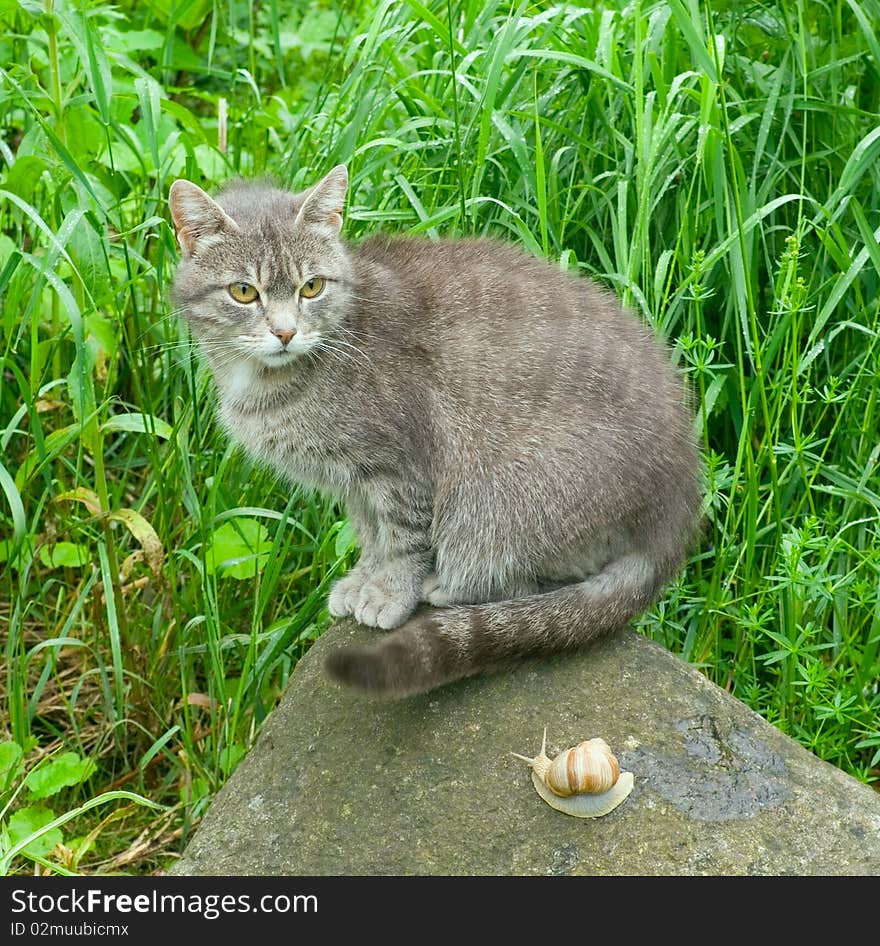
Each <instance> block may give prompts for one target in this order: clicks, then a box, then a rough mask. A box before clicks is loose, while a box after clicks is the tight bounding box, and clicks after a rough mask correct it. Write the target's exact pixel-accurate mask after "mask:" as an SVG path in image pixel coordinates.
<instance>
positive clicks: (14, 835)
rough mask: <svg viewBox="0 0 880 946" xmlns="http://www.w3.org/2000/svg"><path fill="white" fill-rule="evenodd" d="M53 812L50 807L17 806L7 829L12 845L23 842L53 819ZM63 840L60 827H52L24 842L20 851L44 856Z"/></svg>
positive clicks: (35, 855) (34, 855)
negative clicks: (26, 842)
mask: <svg viewBox="0 0 880 946" xmlns="http://www.w3.org/2000/svg"><path fill="white" fill-rule="evenodd" d="M54 818H55V812H54V811H52V809H51V808H45V807H44V806H42V805H39V806H37V807H34V808H19V810H18V811H16V812H15V814H14V815H13V816H12V817H11V818H10V819H9V824H8V825H7V830H8V831H9V840H10V842H11V844H12V846H15V845H17V844H23V843H24V842H25V841H27V839H28V838H29V837H31V835H34V834H36V833H37V832H38V831H39V830H40V829H41V828H45V827H46V825H47V824H49V823H50V822H51V821H53V820H54ZM63 840H64V835H63V834H62V833H61V829H60V828H52V829H51V830H49V831H47V832H46V833H45V834H43V835H41V836H40V837H38V838H34V840H33V841H31V842H30V843H29V844H26V845H25V847H24V848H23V849H22V851H21V853H22V854H26V855H30V856H31V857H45V856H46V855H47V854H48V853H49V852H50V851H51V850H52V848H54V847H55V846H56V845H57V844H60V843H61V842H62V841H63Z"/></svg>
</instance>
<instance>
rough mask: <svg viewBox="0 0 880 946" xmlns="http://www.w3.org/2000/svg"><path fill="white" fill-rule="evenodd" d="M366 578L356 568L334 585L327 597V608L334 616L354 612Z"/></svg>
mask: <svg viewBox="0 0 880 946" xmlns="http://www.w3.org/2000/svg"><path fill="white" fill-rule="evenodd" d="M365 580H366V579H365V578H364V575H363V574H362V573H361V574H358V573H357V569H355V570H354V571H353V572H351V574H349V575H346V576H345V578H340V579H339V581H337V582H336V584H335V585H333V587H332V588H331V589H330V595H329V596H328V598H327V610H328V611H329V612H330V613H331V614H332V615H333V617H335V618H345V617H348V616H349V615H352V614H354V610H355V608H356V607H357V603H358V599H359V598H360V596H361V589H362V588H363V587H364V583H365Z"/></svg>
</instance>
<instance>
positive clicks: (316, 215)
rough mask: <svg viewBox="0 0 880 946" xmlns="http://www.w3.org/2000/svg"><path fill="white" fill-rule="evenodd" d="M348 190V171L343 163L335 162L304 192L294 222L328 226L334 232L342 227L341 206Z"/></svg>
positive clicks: (343, 204)
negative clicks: (303, 197) (303, 198)
mask: <svg viewBox="0 0 880 946" xmlns="http://www.w3.org/2000/svg"><path fill="white" fill-rule="evenodd" d="M347 190H348V171H347V170H346V169H345V165H344V164H337V165H336V167H335V168H333V170H332V171H331V172H330V173H329V174H328V175H327V176H326V177H323V178H321V180H320V181H318V183H317V184H315V186H314V187H313V188H312V189H311V190H310V191H308V192H307V193H306V199H305V200H304V201H303V204H302V207H300V208H299V213H298V214H297V215H296V224H295V225H299V224H300V223H307V224H312V225H318V226H321V225H324V226H328V227H330V229H331V230H332V231H333V232H334V233H339V231H340V230H341V229H342V208H343V207H344V206H345V192H346V191H347Z"/></svg>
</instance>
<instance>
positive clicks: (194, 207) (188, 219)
mask: <svg viewBox="0 0 880 946" xmlns="http://www.w3.org/2000/svg"><path fill="white" fill-rule="evenodd" d="M168 206H169V208H170V209H171V219H172V220H173V221H174V230H175V232H176V233H177V240H178V242H179V243H180V248H181V249H182V250H183V251H184V252H185V253H187V254H190V255H192V254H193V253H195V252H196V249H197V248H198V247H200V248H202V249H204V248H205V247H206V246H207V245H208V244H209V242H215V241H216V238H217V237H219V236H221V234H223V233H224V232H226V233H229V232H232V231H235V230H238V224H237V223H236V222H235V221H234V220H233V219H232V217H230V216H229V214H227V213H226V212H225V211H224V210H223V209H222V207H220V205H219V204H218V203H217V202H216V201H213V200H211V198H210V197H209V196H208V195H207V194H206V193H205V192H204V191H203V190H202V189H201V187H199V186H198V185H196V184H193V183H192V181H185V180H183V179H181V180H178V181H175V182H174V183H173V184H172V185H171V190H170V191H169V192H168ZM212 238H213V240H212Z"/></svg>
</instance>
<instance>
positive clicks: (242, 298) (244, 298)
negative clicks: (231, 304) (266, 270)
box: [226, 282, 260, 305]
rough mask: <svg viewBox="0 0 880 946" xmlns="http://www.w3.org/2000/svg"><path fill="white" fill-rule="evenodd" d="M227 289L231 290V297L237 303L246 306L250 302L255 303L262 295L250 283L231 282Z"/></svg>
mask: <svg viewBox="0 0 880 946" xmlns="http://www.w3.org/2000/svg"><path fill="white" fill-rule="evenodd" d="M226 288H227V289H228V290H229V295H230V296H232V298H233V299H235V301H236V302H243V303H245V305H247V303H249V302H255V301H256V300H257V298H258V297H259V295H260V294H259V293H258V292H257V290H256V287H254V286H252V285H251V284H250V283H249V282H231V283H230V284H229V285H228V286H227V287H226Z"/></svg>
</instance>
